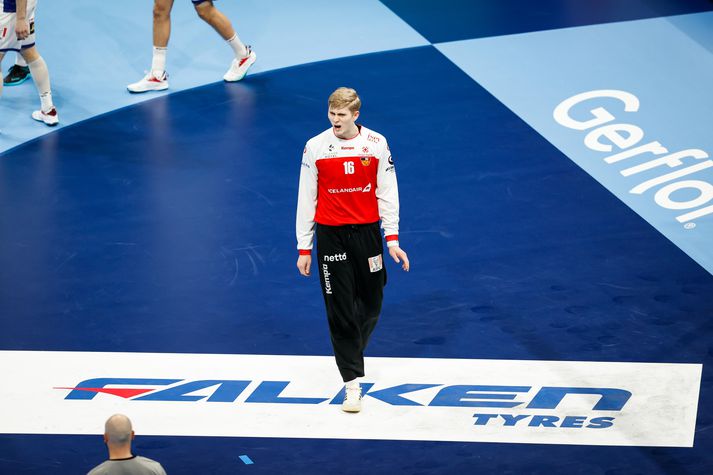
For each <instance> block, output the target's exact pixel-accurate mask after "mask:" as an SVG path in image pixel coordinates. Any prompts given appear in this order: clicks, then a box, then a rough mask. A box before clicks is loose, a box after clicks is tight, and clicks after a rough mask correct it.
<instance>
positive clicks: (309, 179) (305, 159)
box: [296, 141, 317, 251]
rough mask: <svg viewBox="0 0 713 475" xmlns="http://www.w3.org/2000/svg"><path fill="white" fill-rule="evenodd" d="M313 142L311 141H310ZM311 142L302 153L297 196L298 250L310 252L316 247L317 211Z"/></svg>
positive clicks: (314, 164) (315, 172) (314, 163)
mask: <svg viewBox="0 0 713 475" xmlns="http://www.w3.org/2000/svg"><path fill="white" fill-rule="evenodd" d="M310 142H311V141H310ZM310 142H307V145H306V146H305V149H304V152H303V153H302V166H301V168H300V184H299V192H298V195H297V222H296V234H297V249H299V250H300V251H308V250H311V249H312V246H313V245H314V213H315V211H316V209H317V163H316V160H315V154H314V152H313V151H312V148H311V146H310V145H311V144H310Z"/></svg>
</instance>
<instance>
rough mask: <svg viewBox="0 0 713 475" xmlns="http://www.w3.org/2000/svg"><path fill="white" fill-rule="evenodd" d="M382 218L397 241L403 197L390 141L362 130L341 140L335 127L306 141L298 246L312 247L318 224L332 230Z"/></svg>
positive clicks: (387, 231)
mask: <svg viewBox="0 0 713 475" xmlns="http://www.w3.org/2000/svg"><path fill="white" fill-rule="evenodd" d="M379 220H381V226H382V228H384V234H385V235H386V236H388V237H389V238H387V240H389V239H391V240H393V239H396V236H397V235H398V223H399V196H398V185H397V183H396V172H395V169H394V163H393V160H392V159H391V152H390V151H389V147H388V145H387V143H386V139H385V138H384V136H382V135H381V134H378V133H377V132H374V131H373V130H369V129H367V128H366V127H363V126H359V135H357V136H356V137H354V138H353V139H348V140H345V139H340V138H339V137H337V136H336V135H334V132H333V131H332V129H331V128H329V129H327V130H325V131H324V132H322V133H321V134H319V135H317V136H316V137H313V138H312V139H310V140H309V141H308V142H307V145H306V147H305V150H304V153H303V156H302V170H301V172H300V186H299V196H298V200H297V222H296V230H297V247H298V248H299V249H302V250H308V249H312V245H313V239H314V225H315V223H320V224H325V225H329V226H341V225H345V224H367V223H375V222H377V221H379Z"/></svg>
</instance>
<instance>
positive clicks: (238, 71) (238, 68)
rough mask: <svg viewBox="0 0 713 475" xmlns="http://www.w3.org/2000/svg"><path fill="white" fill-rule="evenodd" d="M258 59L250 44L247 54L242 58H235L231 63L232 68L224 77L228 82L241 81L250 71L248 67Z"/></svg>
mask: <svg viewBox="0 0 713 475" xmlns="http://www.w3.org/2000/svg"><path fill="white" fill-rule="evenodd" d="M256 59H257V55H256V54H255V51H253V50H252V47H250V46H248V54H247V56H245V57H243V58H241V59H237V58H235V59H234V60H233V62H232V63H230V69H228V72H227V73H225V75H224V76H223V79H224V80H225V81H227V82H235V81H240V80H241V79H242V78H244V77H245V75H246V74H247V73H248V69H250V66H252V65H253V63H255V60H256Z"/></svg>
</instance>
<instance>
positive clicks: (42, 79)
mask: <svg viewBox="0 0 713 475" xmlns="http://www.w3.org/2000/svg"><path fill="white" fill-rule="evenodd" d="M27 65H28V66H29V67H30V73H31V74H32V80H33V81H35V86H36V87H37V92H38V93H39V94H40V102H41V104H42V105H41V107H42V111H43V112H49V111H50V110H52V108H53V107H54V104H53V103H52V90H51V89H50V74H49V71H47V63H45V60H44V59H42V56H40V57H39V58H37V59H36V60H34V61H32V62H31V63H28V64H27Z"/></svg>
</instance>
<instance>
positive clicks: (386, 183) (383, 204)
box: [376, 136, 399, 246]
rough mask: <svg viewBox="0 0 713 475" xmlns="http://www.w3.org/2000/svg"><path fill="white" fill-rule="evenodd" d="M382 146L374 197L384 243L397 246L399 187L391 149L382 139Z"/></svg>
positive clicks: (384, 139)
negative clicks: (377, 207) (384, 239)
mask: <svg viewBox="0 0 713 475" xmlns="http://www.w3.org/2000/svg"><path fill="white" fill-rule="evenodd" d="M381 141H382V142H383V146H382V148H381V150H380V155H379V170H378V172H377V175H376V183H377V185H376V199H377V201H378V204H379V216H380V217H381V227H382V228H383V229H384V236H385V237H386V244H387V245H388V246H397V245H398V244H399V243H398V239H399V187H398V184H397V182H396V169H395V168H394V161H393V159H392V158H391V151H390V150H389V146H388V144H387V143H386V138H383V136H382V140H381Z"/></svg>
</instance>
